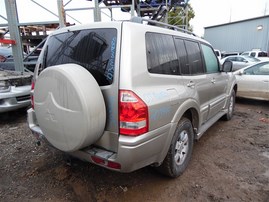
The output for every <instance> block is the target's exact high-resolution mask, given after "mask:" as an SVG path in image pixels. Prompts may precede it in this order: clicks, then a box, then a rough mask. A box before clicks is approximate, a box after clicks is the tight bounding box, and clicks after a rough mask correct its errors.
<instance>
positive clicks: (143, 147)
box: [27, 109, 176, 173]
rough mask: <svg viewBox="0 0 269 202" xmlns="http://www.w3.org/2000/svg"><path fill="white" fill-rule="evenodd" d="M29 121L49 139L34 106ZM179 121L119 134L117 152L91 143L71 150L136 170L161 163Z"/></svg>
mask: <svg viewBox="0 0 269 202" xmlns="http://www.w3.org/2000/svg"><path fill="white" fill-rule="evenodd" d="M27 112H28V125H29V127H30V129H31V131H32V132H33V134H34V136H35V137H36V138H37V139H38V140H41V141H43V140H46V138H45V136H44V134H43V133H42V130H41V129H40V127H39V126H38V124H37V120H36V116H35V112H34V110H33V109H29V110H28V111H27ZM175 128H176V124H168V125H166V126H163V127H161V128H159V129H158V130H154V131H151V132H149V133H147V134H144V135H141V136H138V137H128V136H122V135H120V136H119V142H118V149H117V152H111V151H108V150H105V149H102V148H100V147H95V146H94V145H91V146H89V147H86V148H84V149H81V150H78V151H74V152H70V153H68V154H70V155H71V156H74V157H77V158H79V159H81V160H84V161H88V162H91V163H94V164H97V165H99V166H102V167H105V168H108V169H110V170H115V171H119V172H126V173H128V172H132V171H134V170H137V169H140V168H142V167H145V166H148V165H151V164H153V163H160V162H162V161H163V159H164V158H165V156H166V153H167V151H168V149H169V146H170V143H171V139H172V136H173V135H171V134H174V130H175ZM94 157H97V158H99V159H102V160H103V162H102V163H96V161H94V160H93V158H94ZM109 162H110V163H111V162H113V163H117V164H119V165H120V167H119V168H117V169H114V168H111V167H109V166H108V165H109Z"/></svg>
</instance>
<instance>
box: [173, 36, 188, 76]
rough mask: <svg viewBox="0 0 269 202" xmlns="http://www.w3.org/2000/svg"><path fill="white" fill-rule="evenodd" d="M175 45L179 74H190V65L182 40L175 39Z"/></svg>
mask: <svg viewBox="0 0 269 202" xmlns="http://www.w3.org/2000/svg"><path fill="white" fill-rule="evenodd" d="M175 45H176V50H177V56H178V60H179V66H180V73H181V74H185V75H186V74H190V65H189V63H188V57H187V51H186V48H185V43H184V41H183V40H182V39H177V38H176V39H175Z"/></svg>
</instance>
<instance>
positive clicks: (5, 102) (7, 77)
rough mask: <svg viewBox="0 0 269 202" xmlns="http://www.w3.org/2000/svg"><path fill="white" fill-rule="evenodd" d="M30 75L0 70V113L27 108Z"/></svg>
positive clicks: (29, 101) (29, 100) (28, 104)
mask: <svg viewBox="0 0 269 202" xmlns="http://www.w3.org/2000/svg"><path fill="white" fill-rule="evenodd" d="M31 79H32V75H31V74H28V73H25V74H23V75H22V74H21V73H20V72H15V71H7V70H1V69H0V113H2V112H8V111H12V110H16V109H19V108H24V107H25V108H26V107H29V106H30V104H31V99H30V91H31Z"/></svg>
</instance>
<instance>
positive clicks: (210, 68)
mask: <svg viewBox="0 0 269 202" xmlns="http://www.w3.org/2000/svg"><path fill="white" fill-rule="evenodd" d="M201 47H202V50H203V53H204V58H205V66H206V72H207V73H215V72H219V63H218V60H217V57H216V56H215V54H214V52H213V49H212V48H211V47H209V46H207V45H204V44H202V45H201Z"/></svg>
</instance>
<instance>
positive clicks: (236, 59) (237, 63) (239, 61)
mask: <svg viewBox="0 0 269 202" xmlns="http://www.w3.org/2000/svg"><path fill="white" fill-rule="evenodd" d="M225 61H231V62H232V63H233V71H236V70H238V69H241V68H243V67H246V66H249V65H252V64H255V63H258V62H260V61H261V60H259V59H257V58H254V57H251V56H247V55H237V56H228V57H225V58H222V59H221V61H220V63H221V64H223V63H224V62H225Z"/></svg>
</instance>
